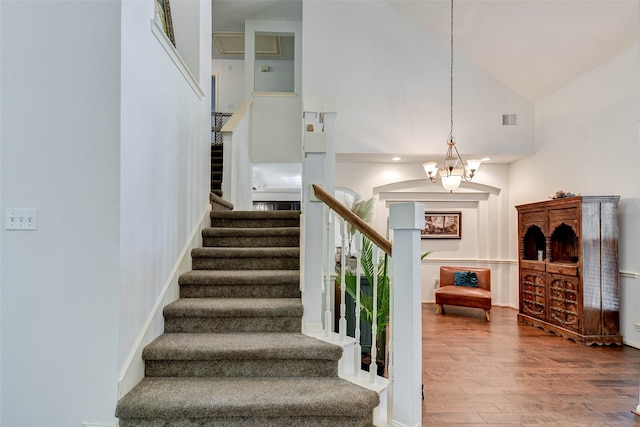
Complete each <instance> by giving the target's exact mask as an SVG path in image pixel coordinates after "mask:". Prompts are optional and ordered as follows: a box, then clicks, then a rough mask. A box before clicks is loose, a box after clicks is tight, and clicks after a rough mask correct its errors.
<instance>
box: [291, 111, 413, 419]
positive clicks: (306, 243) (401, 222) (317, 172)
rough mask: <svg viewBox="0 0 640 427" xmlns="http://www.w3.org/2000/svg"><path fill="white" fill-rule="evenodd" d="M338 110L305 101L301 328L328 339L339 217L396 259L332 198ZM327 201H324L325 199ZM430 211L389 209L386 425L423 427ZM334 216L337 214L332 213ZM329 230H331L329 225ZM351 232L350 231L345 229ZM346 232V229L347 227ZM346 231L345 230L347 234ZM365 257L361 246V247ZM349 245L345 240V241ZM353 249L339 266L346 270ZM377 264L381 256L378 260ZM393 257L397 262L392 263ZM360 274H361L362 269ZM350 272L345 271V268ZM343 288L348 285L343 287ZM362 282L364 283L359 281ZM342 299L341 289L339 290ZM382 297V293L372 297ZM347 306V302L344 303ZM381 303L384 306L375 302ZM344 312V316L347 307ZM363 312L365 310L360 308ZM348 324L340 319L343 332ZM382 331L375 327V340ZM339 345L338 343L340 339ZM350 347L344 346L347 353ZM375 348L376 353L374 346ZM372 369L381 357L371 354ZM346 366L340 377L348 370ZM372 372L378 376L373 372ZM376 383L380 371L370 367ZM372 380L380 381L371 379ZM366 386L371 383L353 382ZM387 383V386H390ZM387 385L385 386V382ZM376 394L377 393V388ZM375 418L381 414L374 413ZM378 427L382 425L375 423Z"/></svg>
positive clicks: (398, 205)
mask: <svg viewBox="0 0 640 427" xmlns="http://www.w3.org/2000/svg"><path fill="white" fill-rule="evenodd" d="M335 111H336V109H335V105H334V103H333V102H331V101H326V100H323V101H319V100H316V99H309V100H307V99H305V103H304V110H303V147H302V154H303V162H302V165H303V167H302V214H301V222H300V224H301V238H300V246H301V253H300V270H301V272H300V273H301V274H300V290H301V295H302V302H303V305H304V315H303V322H302V328H303V332H304V333H306V334H309V335H313V336H318V337H321V336H322V335H323V334H325V333H326V334H331V333H332V332H333V327H332V325H333V322H332V320H333V314H332V313H331V311H330V310H331V308H332V298H331V293H332V291H333V283H334V281H335V278H336V273H335V268H334V265H335V262H336V259H335V253H334V251H335V248H336V244H335V242H334V240H335V234H334V232H333V229H334V228H333V225H332V224H333V222H335V221H336V218H337V217H341V218H344V219H341V220H340V221H347V222H349V223H352V224H353V226H354V227H355V228H356V229H357V230H359V232H360V233H362V234H363V235H365V236H368V238H369V239H370V240H371V241H372V242H373V243H374V246H377V247H379V248H380V250H382V251H383V252H385V253H387V254H388V255H391V253H392V245H391V242H390V241H389V240H387V239H386V238H384V237H382V236H381V235H380V234H379V233H378V232H377V231H376V230H374V229H373V228H372V227H371V226H370V225H369V224H367V223H366V222H364V221H363V220H362V219H360V218H359V217H358V216H357V215H355V214H354V213H353V212H351V211H350V210H349V209H348V208H346V207H345V206H344V205H342V204H341V203H340V202H338V201H337V200H336V199H335V198H334V197H333V196H332V195H331V193H333V191H334V188H335V176H334V172H335V139H336V131H335V120H336V113H335ZM323 199H324V200H323ZM424 211H425V210H424V205H422V204H420V203H417V202H403V203H394V204H391V205H389V230H390V233H391V234H390V235H391V236H392V237H393V240H394V244H393V254H394V256H393V258H392V259H391V261H392V262H389V264H388V265H389V266H390V271H391V270H392V271H393V274H389V277H390V278H391V277H393V280H392V281H391V282H390V284H389V285H390V301H389V328H388V330H389V344H388V368H389V370H388V372H389V382H388V387H387V388H386V391H382V389H379V393H381V394H383V393H386V406H387V416H386V417H382V418H384V419H385V420H386V424H387V425H394V426H402V425H404V426H420V425H421V420H422V414H421V411H422V399H421V397H422V393H421V387H422V365H421V361H422V309H421V301H422V285H421V283H422V280H421V277H420V263H421V258H420V254H421V252H422V251H421V248H420V230H422V229H423V228H424ZM329 212H330V213H329ZM323 225H324V226H323ZM342 227H344V225H342ZM343 230H344V229H343ZM343 233H344V231H343ZM360 240H361V238H359V237H357V238H356V252H357V255H358V256H359V255H360V254H359V253H360V252H361V251H362V247H361V246H358V241H360ZM342 246H348V242H347V244H346V245H345V239H344V238H342ZM346 252H347V250H346V248H344V249H343V250H342V253H343V254H344V255H341V257H340V261H341V264H342V265H343V266H344V265H346ZM373 258H380V257H379V256H378V255H374V257H373ZM389 258H391V257H389ZM356 269H357V270H360V271H359V272H357V274H358V275H360V274H361V269H362V267H361V266H360V267H358V266H357V263H356ZM343 270H344V268H343ZM342 283H344V281H342ZM357 283H359V280H357ZM340 292H341V294H342V290H341V291H340ZM373 293H374V294H377V291H374V292H373ZM358 295H359V293H358ZM343 302H344V297H343V298H342V301H341V304H342V303H343ZM376 305H377V304H376ZM340 311H343V310H342V308H341V310H340ZM356 311H357V312H358V313H359V312H360V310H359V309H358V308H356ZM341 323H343V324H344V322H342V321H340V320H339V321H338V326H340V324H341ZM374 333H375V329H374V328H372V334H374ZM337 339H338V340H339V337H338V338H337ZM348 344H349V343H346V344H345V348H346V347H347V346H348ZM372 347H375V341H374V344H373V345H372ZM372 356H373V357H372V366H371V367H374V366H375V364H373V363H375V355H372ZM344 359H345V358H343V360H341V364H340V367H339V370H340V373H341V374H343V373H344V369H345V366H344V365H345V364H346V363H348V362H346V361H345V360H344ZM354 359H355V360H354V367H353V368H354V371H356V372H359V366H360V363H359V359H358V354H357V353H356V355H355V357H354ZM372 371H373V374H372ZM369 374H370V378H374V380H375V381H376V383H375V384H377V385H379V383H377V378H376V377H375V374H376V372H375V370H374V369H371V368H370V372H369ZM372 375H373V376H372ZM346 379H349V380H352V381H354V382H356V383H360V384H361V385H364V384H365V383H367V384H368V383H370V381H366V380H365V381H361V380H360V379H359V378H353V379H350V378H348V377H346ZM385 381H386V380H385ZM382 382H383V381H382V380H381V381H380V383H382ZM371 388H373V389H377V387H375V386H374V387H371ZM374 419H377V418H376V414H375V411H374ZM376 425H379V424H378V423H377V422H376Z"/></svg>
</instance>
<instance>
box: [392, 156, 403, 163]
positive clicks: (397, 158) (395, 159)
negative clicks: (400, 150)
mask: <svg viewBox="0 0 640 427" xmlns="http://www.w3.org/2000/svg"><path fill="white" fill-rule="evenodd" d="M400 159H401V158H400V157H398V156H396V157H392V158H391V160H393V161H394V162H397V161H398V160H400Z"/></svg>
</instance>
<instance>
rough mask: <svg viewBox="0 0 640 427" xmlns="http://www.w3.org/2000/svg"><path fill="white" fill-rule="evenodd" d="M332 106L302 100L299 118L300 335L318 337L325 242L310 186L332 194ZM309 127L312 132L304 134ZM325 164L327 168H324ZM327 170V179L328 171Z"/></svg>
mask: <svg viewBox="0 0 640 427" xmlns="http://www.w3.org/2000/svg"><path fill="white" fill-rule="evenodd" d="M326 107H333V105H332V103H330V102H327V101H319V100H317V99H305V102H304V117H303V124H304V129H303V132H302V134H303V141H302V145H303V146H302V149H303V160H302V211H303V216H304V219H303V221H304V227H303V237H302V244H303V245H304V248H303V255H302V259H301V262H303V263H304V264H303V265H302V266H301V270H302V273H301V274H302V289H301V290H302V303H303V305H304V314H303V324H302V327H303V332H306V333H312V334H319V333H321V332H322V330H323V323H322V319H323V317H324V313H323V298H322V296H323V295H322V293H323V286H324V278H323V271H322V267H323V260H324V259H325V257H326V256H327V255H326V251H323V242H325V244H326V243H327V242H326V239H327V238H328V237H327V235H326V233H325V232H324V229H325V227H324V226H323V225H324V223H325V218H324V203H323V202H322V201H320V200H318V199H317V198H316V197H315V195H314V192H313V188H312V187H311V185H312V184H316V185H319V186H321V187H323V189H324V190H325V191H327V192H328V193H330V194H333V192H334V188H333V187H334V178H333V174H334V173H335V166H334V160H333V159H334V156H335V154H334V153H335V149H334V148H333V147H334V142H333V138H334V126H335V117H336V113H335V109H332V110H333V111H327V108H326ZM308 124H313V129H312V131H307V126H308ZM328 164H329V165H328ZM329 168H331V170H332V172H331V175H328V170H329Z"/></svg>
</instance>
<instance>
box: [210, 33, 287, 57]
mask: <svg viewBox="0 0 640 427" xmlns="http://www.w3.org/2000/svg"><path fill="white" fill-rule="evenodd" d="M213 44H214V45H215V47H216V50H217V51H218V53H219V54H221V55H238V54H240V55H242V54H244V33H213ZM255 49H256V54H257V55H274V56H277V55H281V52H282V48H281V43H280V36H272V35H262V34H260V35H258V36H256V47H255Z"/></svg>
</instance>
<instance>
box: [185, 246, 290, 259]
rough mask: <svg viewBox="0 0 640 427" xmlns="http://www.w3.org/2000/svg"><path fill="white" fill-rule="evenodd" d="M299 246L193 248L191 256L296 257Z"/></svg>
mask: <svg viewBox="0 0 640 427" xmlns="http://www.w3.org/2000/svg"><path fill="white" fill-rule="evenodd" d="M299 256H300V248H280V247H266V248H194V249H192V250H191V257H192V258H296V257H299Z"/></svg>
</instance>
